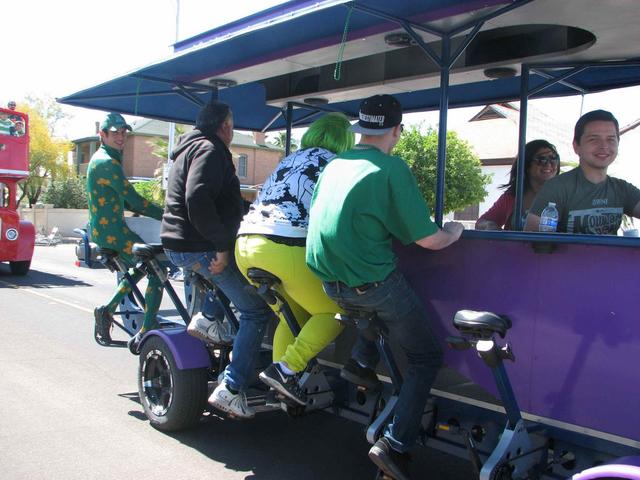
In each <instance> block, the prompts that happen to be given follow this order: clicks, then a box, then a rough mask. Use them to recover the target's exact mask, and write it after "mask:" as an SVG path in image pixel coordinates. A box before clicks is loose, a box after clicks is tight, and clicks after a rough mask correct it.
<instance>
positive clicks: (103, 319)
mask: <svg viewBox="0 0 640 480" xmlns="http://www.w3.org/2000/svg"><path fill="white" fill-rule="evenodd" d="M119 256H120V258H121V259H122V261H123V262H124V264H125V265H126V266H127V268H129V274H130V275H131V279H132V281H133V283H134V284H137V283H138V282H139V281H140V280H141V279H142V277H144V273H143V272H141V271H140V270H137V269H135V268H134V267H135V262H134V261H133V258H132V257H131V256H130V255H127V254H126V253H123V252H120V254H119ZM130 293H131V284H130V283H129V281H128V280H127V279H125V278H123V279H122V280H121V281H120V283H119V284H118V286H117V288H116V291H115V293H114V295H113V297H112V298H111V300H109V302H108V303H107V304H106V305H102V306H100V307H96V308H95V309H94V310H93V317H94V321H95V330H94V336H95V338H96V341H97V342H98V343H99V344H101V345H109V344H111V329H112V328H113V314H114V313H115V311H116V309H117V308H118V306H119V305H120V302H122V300H123V299H124V298H125V296H126V295H129V294H130Z"/></svg>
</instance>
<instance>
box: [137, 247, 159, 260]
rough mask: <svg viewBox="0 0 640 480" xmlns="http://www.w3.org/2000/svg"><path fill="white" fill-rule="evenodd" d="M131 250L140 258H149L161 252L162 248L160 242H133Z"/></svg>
mask: <svg viewBox="0 0 640 480" xmlns="http://www.w3.org/2000/svg"><path fill="white" fill-rule="evenodd" d="M131 252H132V253H133V254H134V255H135V256H136V257H138V258H140V259H141V260H151V259H152V258H153V257H155V256H156V255H157V254H159V253H163V252H164V249H163V248H162V244H160V243H149V244H147V243H134V244H133V248H132V249H131Z"/></svg>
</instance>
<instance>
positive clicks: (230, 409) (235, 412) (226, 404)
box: [208, 381, 256, 418]
mask: <svg viewBox="0 0 640 480" xmlns="http://www.w3.org/2000/svg"><path fill="white" fill-rule="evenodd" d="M208 402H209V405H211V406H212V407H214V408H217V409H218V410H221V411H223V412H225V413H228V414H229V415H230V416H232V417H237V418H253V417H255V415H256V412H255V410H254V409H253V408H251V407H250V406H249V405H247V396H246V395H245V394H244V393H243V392H238V393H232V392H231V391H230V390H229V389H228V388H227V384H226V382H224V381H222V382H221V383H220V384H219V385H218V386H217V387H216V389H215V390H214V391H213V393H212V394H211V395H210V396H209V400H208Z"/></svg>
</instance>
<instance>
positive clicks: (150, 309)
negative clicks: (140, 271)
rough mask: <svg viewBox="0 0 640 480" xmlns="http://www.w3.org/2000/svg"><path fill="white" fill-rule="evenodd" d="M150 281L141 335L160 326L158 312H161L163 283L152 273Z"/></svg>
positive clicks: (145, 300) (145, 296)
mask: <svg viewBox="0 0 640 480" xmlns="http://www.w3.org/2000/svg"><path fill="white" fill-rule="evenodd" d="M148 279H149V284H148V285H147V289H146V291H145V295H144V303H145V308H144V321H143V322H142V327H140V332H141V333H145V332H148V331H149V330H153V329H155V328H158V327H159V326H160V324H159V323H158V310H160V304H161V303H162V293H163V287H162V282H161V281H160V279H159V278H158V277H157V276H156V275H155V274H152V273H150V274H149V276H148Z"/></svg>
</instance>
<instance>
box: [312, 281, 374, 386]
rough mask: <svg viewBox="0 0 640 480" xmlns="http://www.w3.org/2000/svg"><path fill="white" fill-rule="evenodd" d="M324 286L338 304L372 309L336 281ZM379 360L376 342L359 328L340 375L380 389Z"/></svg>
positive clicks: (356, 383)
mask: <svg viewBox="0 0 640 480" xmlns="http://www.w3.org/2000/svg"><path fill="white" fill-rule="evenodd" d="M323 288H324V291H325V293H326V294H327V296H328V297H329V298H331V299H332V300H333V301H334V302H336V304H338V305H345V306H347V307H350V308H353V309H356V310H358V309H363V310H371V309H370V308H369V309H367V308H364V307H363V306H361V305H360V304H359V303H357V302H358V301H359V300H361V299H360V296H359V295H357V294H356V293H355V292H353V291H351V290H344V289H338V288H337V287H336V284H335V282H330V283H324V284H323ZM354 302H356V303H354ZM379 361H380V353H379V352H378V347H377V346H376V342H375V341H374V340H372V339H371V338H368V337H366V336H365V335H364V334H363V333H362V332H360V331H359V330H358V332H357V337H356V341H355V342H354V344H353V347H351V358H350V359H349V360H348V361H347V362H346V363H345V364H344V366H343V367H342V369H341V370H340V377H341V378H343V379H344V380H347V381H348V382H350V383H353V384H355V385H359V386H362V387H365V388H368V389H371V390H379V389H380V388H382V383H381V382H380V380H379V379H378V376H377V375H376V372H375V369H376V366H377V365H378V362H379Z"/></svg>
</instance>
